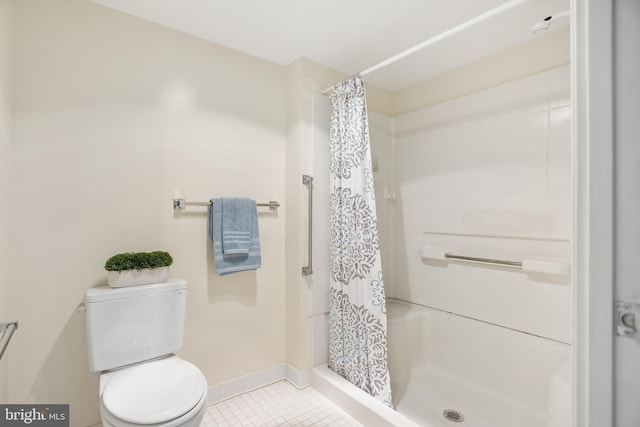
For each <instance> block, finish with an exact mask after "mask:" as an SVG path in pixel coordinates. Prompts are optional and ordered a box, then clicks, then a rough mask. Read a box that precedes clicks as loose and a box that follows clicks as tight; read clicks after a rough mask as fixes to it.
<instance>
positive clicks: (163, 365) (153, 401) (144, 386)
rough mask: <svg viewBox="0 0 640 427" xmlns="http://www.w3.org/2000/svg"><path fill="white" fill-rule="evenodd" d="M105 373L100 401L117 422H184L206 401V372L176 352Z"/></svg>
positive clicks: (122, 423)
mask: <svg viewBox="0 0 640 427" xmlns="http://www.w3.org/2000/svg"><path fill="white" fill-rule="evenodd" d="M104 376H105V377H106V378H104V380H105V381H104V386H103V387H102V393H101V396H100V401H101V402H100V403H101V406H102V407H103V410H104V412H106V414H108V415H109V416H108V417H107V418H112V419H113V421H116V422H117V423H116V424H117V425H124V424H126V425H147V426H149V425H181V424H184V422H186V421H188V420H189V419H190V418H191V417H193V416H195V415H196V414H197V413H198V412H199V411H200V410H201V409H204V406H205V405H206V400H207V382H206V379H205V377H204V375H203V374H202V372H200V370H199V369H198V368H197V367H195V366H194V365H193V364H191V363H189V362H187V361H185V360H182V359H180V358H178V357H176V356H173V357H169V358H165V359H160V360H155V361H152V362H146V363H141V364H139V365H136V366H132V367H129V368H125V369H121V370H118V371H115V372H110V373H107V374H104ZM107 376H108V377H107ZM106 414H105V415H106ZM179 420H182V421H179ZM178 421H179V422H178ZM176 422H177V423H176Z"/></svg>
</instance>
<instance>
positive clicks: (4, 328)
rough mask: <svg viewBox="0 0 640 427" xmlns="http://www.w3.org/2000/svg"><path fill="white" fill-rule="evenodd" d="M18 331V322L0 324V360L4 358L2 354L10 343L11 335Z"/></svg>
mask: <svg viewBox="0 0 640 427" xmlns="http://www.w3.org/2000/svg"><path fill="white" fill-rule="evenodd" d="M16 329H18V321H17V320H16V321H15V322H2V323H0V332H2V338H0V359H2V356H4V352H5V350H6V349H7V346H8V345H9V341H11V337H12V336H13V333H14V332H15V331H16Z"/></svg>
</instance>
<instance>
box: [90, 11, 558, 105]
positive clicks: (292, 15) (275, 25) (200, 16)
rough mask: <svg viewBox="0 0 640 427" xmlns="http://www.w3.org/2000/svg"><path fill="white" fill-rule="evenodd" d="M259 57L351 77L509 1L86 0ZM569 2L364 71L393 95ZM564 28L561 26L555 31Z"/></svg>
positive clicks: (508, 15)
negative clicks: (311, 64) (302, 61)
mask: <svg viewBox="0 0 640 427" xmlns="http://www.w3.org/2000/svg"><path fill="white" fill-rule="evenodd" d="M91 1H93V2H94V3H98V4H101V5H103V6H106V7H110V8H113V9H116V10H119V11H121V12H124V13H127V14H130V15H133V16H137V17H139V18H142V19H145V20H148V21H151V22H155V23H157V24H160V25H163V26H166V27H169V28H173V29H176V30H178V31H182V32H184V33H187V34H191V35H193V36H196V37H200V38H202V39H205V40H209V41H211V42H214V43H217V44H220V45H223V46H226V47H229V48H231V49H235V50H238V51H241V52H244V53H247V54H250V55H253V56H256V57H258V58H262V59H264V60H267V61H270V62H274V63H277V64H281V65H287V64H289V63H291V62H292V61H294V60H295V59H297V58H299V57H305V58H308V59H311V60H313V61H316V62H319V63H321V64H324V65H326V66H329V67H331V68H334V69H336V70H339V71H342V72H344V73H346V74H355V73H357V72H359V71H362V70H364V69H367V68H369V67H371V66H373V65H375V64H377V63H379V62H381V61H383V60H385V59H387V58H388V57H391V56H393V55H396V54H398V53H399V52H402V51H404V50H406V49H408V48H410V47H413V46H415V45H417V44H419V43H421V42H423V41H425V40H427V39H429V38H431V37H433V36H435V35H437V34H439V33H441V32H443V31H446V30H448V29H450V28H453V27H455V26H457V25H459V24H461V23H463V22H465V21H467V20H469V19H472V18H474V17H476V16H478V15H480V14H482V13H485V12H487V11H488V10H490V9H493V8H495V7H497V6H500V5H502V4H504V3H506V0H455V1H451V0H393V1H391V0H91ZM567 9H569V0H528V1H524V0H523V2H522V3H520V4H518V5H517V6H515V7H513V8H511V9H509V10H507V11H505V12H503V13H501V14H499V15H497V16H495V17H493V18H490V19H488V20H486V21H484V22H482V23H479V24H477V25H475V26H473V27H471V28H469V29H466V30H464V31H462V32H460V33H458V34H456V35H453V36H451V37H448V38H446V39H444V40H443V41H441V42H438V43H436V44H434V45H432V46H430V47H428V48H426V49H424V50H422V51H420V52H417V53H415V54H413V55H411V56H410V57H408V58H406V59H403V60H401V61H399V62H397V63H396V64H394V65H391V66H388V67H385V68H384V69H381V70H379V71H376V72H374V73H371V74H369V75H368V76H367V77H366V80H367V81H368V82H370V83H372V84H374V85H377V86H379V87H381V88H383V89H386V90H389V91H391V92H395V91H397V90H399V89H402V88H404V87H407V86H410V85H412V84H414V83H417V82H420V81H422V80H425V79H427V78H430V77H433V76H435V75H438V74H441V73H443V72H445V71H447V70H451V69H454V68H457V67H459V66H461V65H464V64H466V63H469V62H472V61H474V60H476V59H479V58H482V57H484V56H487V55H491V54H493V53H496V52H498V51H501V50H504V49H506V48H509V47H512V46H514V45H516V44H519V43H523V42H525V41H527V40H530V39H532V38H534V37H541V36H542V35H533V34H532V33H531V26H532V25H533V24H535V23H536V22H538V21H540V20H542V19H543V18H545V17H547V16H549V15H552V14H554V13H556V12H559V11H563V10H567ZM566 25H568V19H567V18H564V19H562V20H558V21H557V22H555V23H554V25H552V29H551V30H556V29H558V28H560V27H562V26H566Z"/></svg>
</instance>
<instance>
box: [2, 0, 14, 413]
mask: <svg viewBox="0 0 640 427" xmlns="http://www.w3.org/2000/svg"><path fill="white" fill-rule="evenodd" d="M12 32H13V0H0V322H2V321H7V320H10V318H9V272H8V269H9V266H10V260H9V250H10V244H9V242H10V232H11V222H10V204H9V203H7V201H8V200H9V198H10V195H11V150H12V140H11V128H12V124H13V123H12V109H13V40H12ZM10 351H12V349H9V350H7V353H6V356H5V357H4V358H3V359H4V360H2V361H0V402H6V401H7V400H8V392H9V386H8V373H9V364H8V357H9V352H10Z"/></svg>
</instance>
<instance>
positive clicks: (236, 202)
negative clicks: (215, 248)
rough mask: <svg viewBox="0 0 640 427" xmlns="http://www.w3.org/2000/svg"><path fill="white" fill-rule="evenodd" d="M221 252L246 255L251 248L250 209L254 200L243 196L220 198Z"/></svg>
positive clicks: (227, 254) (253, 207)
mask: <svg viewBox="0 0 640 427" xmlns="http://www.w3.org/2000/svg"><path fill="white" fill-rule="evenodd" d="M217 203H221V205H222V253H223V254H224V256H225V257H229V256H245V257H246V256H247V255H249V249H251V209H255V202H254V201H253V200H251V199H247V198H243V197H234V198H227V197H225V198H222V199H220V200H219V201H217Z"/></svg>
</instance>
